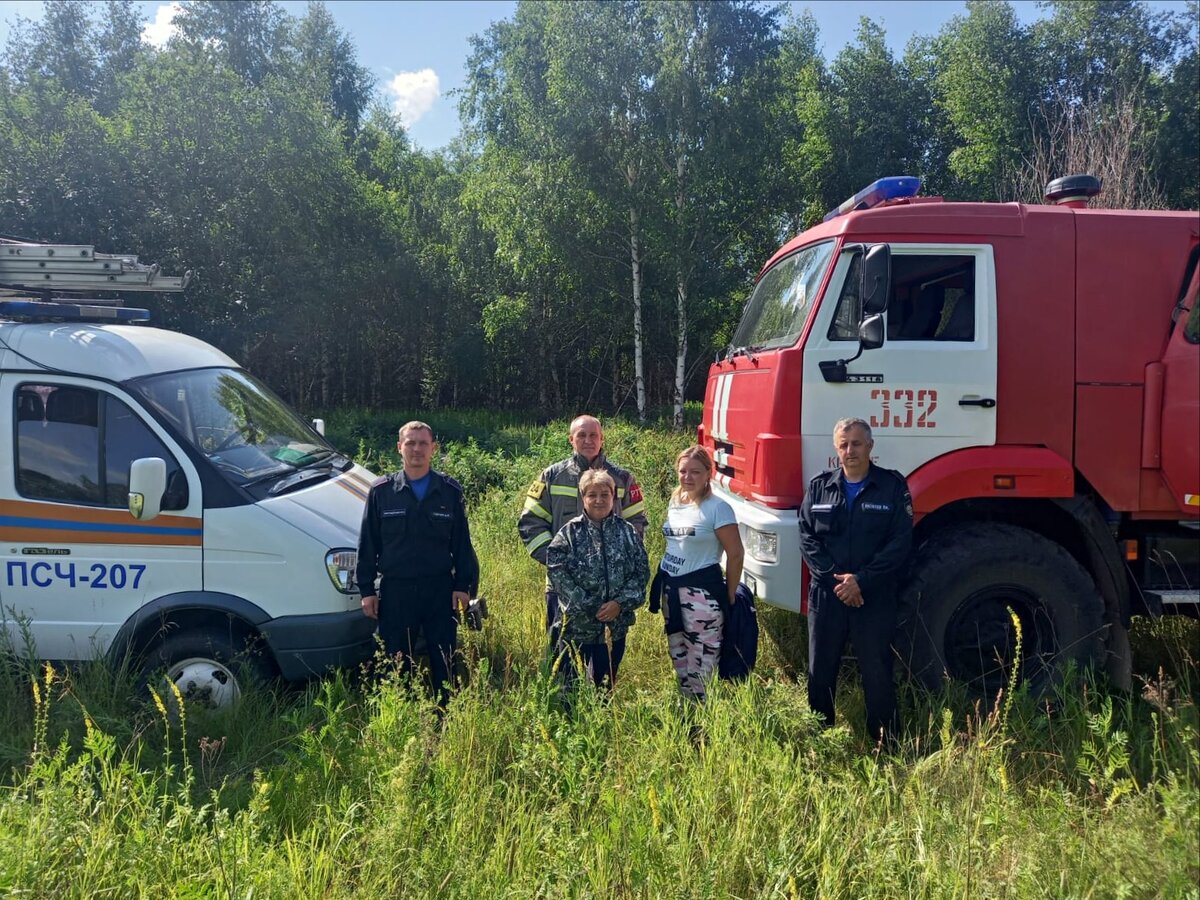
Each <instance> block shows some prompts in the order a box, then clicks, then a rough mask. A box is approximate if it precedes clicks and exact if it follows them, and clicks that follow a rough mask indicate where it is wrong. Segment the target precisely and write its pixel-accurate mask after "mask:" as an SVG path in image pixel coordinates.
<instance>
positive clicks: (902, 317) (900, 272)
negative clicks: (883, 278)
mask: <svg viewBox="0 0 1200 900" xmlns="http://www.w3.org/2000/svg"><path fill="white" fill-rule="evenodd" d="M887 339H888V340H889V341H973V340H975V260H974V259H973V258H971V257H963V256H901V255H896V256H893V257H892V296H891V298H890V300H889V301H888V310H887Z"/></svg>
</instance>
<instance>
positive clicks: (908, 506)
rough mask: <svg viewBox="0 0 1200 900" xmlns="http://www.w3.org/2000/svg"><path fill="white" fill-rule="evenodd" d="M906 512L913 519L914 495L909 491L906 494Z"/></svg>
mask: <svg viewBox="0 0 1200 900" xmlns="http://www.w3.org/2000/svg"><path fill="white" fill-rule="evenodd" d="M904 511H905V512H906V513H908V517H909V518H910V519H911V518H912V514H913V507H912V494H910V493H909V492H908V491H905V492H904Z"/></svg>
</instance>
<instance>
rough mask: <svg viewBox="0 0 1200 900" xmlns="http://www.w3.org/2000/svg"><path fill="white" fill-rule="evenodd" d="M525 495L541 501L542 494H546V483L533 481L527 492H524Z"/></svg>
mask: <svg viewBox="0 0 1200 900" xmlns="http://www.w3.org/2000/svg"><path fill="white" fill-rule="evenodd" d="M525 493H526V494H527V496H530V497H532V498H533V499H534V500H540V499H542V494H544V493H546V482H544V481H535V482H534V483H533V484H531V485H530V486H529V490H528V491H526V492H525Z"/></svg>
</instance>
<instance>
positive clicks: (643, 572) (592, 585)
mask: <svg viewBox="0 0 1200 900" xmlns="http://www.w3.org/2000/svg"><path fill="white" fill-rule="evenodd" d="M579 493H580V495H581V496H582V499H583V510H584V514H583V515H581V516H576V517H575V518H574V519H571V520H570V521H568V522H567V523H566V524H565V525H563V527H562V528H561V529H560V530H559V532H558V534H556V535H555V536H554V540H552V541H551V542H550V547H549V549H548V550H547V553H546V565H547V569H548V571H549V574H550V583H551V584H552V585H553V586H554V589H555V591H557V592H558V602H559V605H560V606H561V609H562V622H563V628H562V637H561V639H560V641H559V646H558V647H557V648H556V651H557V653H558V656H559V663H558V664H559V666H560V667H561V668H562V670H563V673H564V676H565V677H566V680H567V682H568V683H570V682H572V681H573V680H574V677H575V667H574V661H573V658H572V656H573V653H576V652H577V653H578V654H579V656H580V658H581V659H582V661H583V664H584V666H585V667H586V668H587V671H588V676H589V677H590V678H591V680H592V683H593V684H594V685H596V686H597V687H600V686H601V685H604V684H607V686H608V687H609V688H610V689H611V688H612V685H613V683H614V682H615V681H616V678H617V667H618V666H619V665H620V664H621V657H622V656H624V655H625V634H626V632H627V631H628V630H629V626H630V625H632V624H633V620H634V610H635V609H636V608H637V607H639V606H641V605H642V603H644V602H645V600H646V583H647V582H648V581H649V580H650V564H649V562H648V560H647V559H646V548H645V547H643V546H642V541H641V538H639V537H638V535H637V532H636V531H635V530H634V528H633V526H632V525H630V524H629V523H628V522H626V521H625V520H624V519H622V518H620V517H619V516H614V515H612V511H613V505H614V501H615V498H616V485H615V483H614V482H613V479H612V476H611V475H609V474H608V473H607V472H605V471H604V470H603V469H589V470H588V471H587V472H585V473H584V474H583V477H582V478H580V479H579Z"/></svg>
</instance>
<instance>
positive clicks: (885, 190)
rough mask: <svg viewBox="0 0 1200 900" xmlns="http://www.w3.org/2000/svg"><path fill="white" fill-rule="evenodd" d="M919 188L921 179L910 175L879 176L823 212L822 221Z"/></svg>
mask: <svg viewBox="0 0 1200 900" xmlns="http://www.w3.org/2000/svg"><path fill="white" fill-rule="evenodd" d="M920 189H921V179H920V178H913V177H912V176H911V175H897V176H895V177H894V178H880V179H879V180H878V181H873V182H871V183H870V184H869V185H867V186H866V187H865V188H863V189H862V190H861V191H859V192H858V193H857V194H855V195H854V196H853V197H851V198H850V199H849V200H847V201H846V202H845V203H843V204H842V205H841V206H839V207H838V208H837V209H831V210H830V211H829V212H827V213H825V218H824V219H822V220H821V221H822V222H828V221H829V220H830V219H836V218H837V217H838V216H841V215H845V214H846V213H848V212H851V211H853V210H856V209H870V208H871V207H872V206H878V205H879V204H880V203H883V202H884V201H885V200H899V199H901V198H903V197H912V196H913V195H914V194H916V193H917V191H919V190H920Z"/></svg>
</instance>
